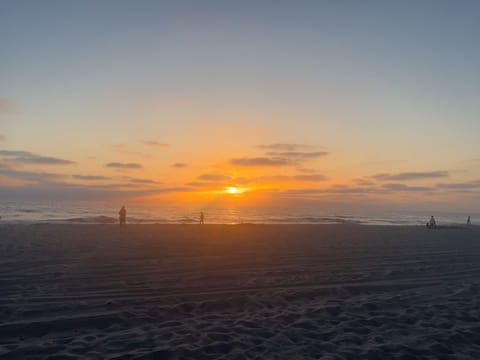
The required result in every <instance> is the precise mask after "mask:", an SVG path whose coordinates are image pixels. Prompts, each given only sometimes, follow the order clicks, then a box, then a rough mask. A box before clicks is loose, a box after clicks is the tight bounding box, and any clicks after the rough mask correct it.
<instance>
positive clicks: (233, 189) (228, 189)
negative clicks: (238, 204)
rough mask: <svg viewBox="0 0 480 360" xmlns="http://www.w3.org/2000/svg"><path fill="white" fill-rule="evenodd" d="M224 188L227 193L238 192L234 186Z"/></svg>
mask: <svg viewBox="0 0 480 360" xmlns="http://www.w3.org/2000/svg"><path fill="white" fill-rule="evenodd" d="M226 190H227V192H228V193H229V194H238V193H239V190H238V189H237V188H236V187H234V186H230V187H227V189H226Z"/></svg>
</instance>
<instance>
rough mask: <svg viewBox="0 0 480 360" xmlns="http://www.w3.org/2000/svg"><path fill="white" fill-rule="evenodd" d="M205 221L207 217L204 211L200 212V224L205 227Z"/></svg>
mask: <svg viewBox="0 0 480 360" xmlns="http://www.w3.org/2000/svg"><path fill="white" fill-rule="evenodd" d="M204 220H205V216H204V215H203V211H201V212H200V224H201V225H203V222H204Z"/></svg>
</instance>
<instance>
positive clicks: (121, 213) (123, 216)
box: [118, 205, 127, 226]
mask: <svg viewBox="0 0 480 360" xmlns="http://www.w3.org/2000/svg"><path fill="white" fill-rule="evenodd" d="M118 215H119V217H118V220H119V222H120V226H123V225H125V224H126V222H127V209H125V205H123V206H122V208H121V209H120V211H119V212H118Z"/></svg>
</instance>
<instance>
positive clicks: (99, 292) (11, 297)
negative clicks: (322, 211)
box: [0, 224, 480, 360]
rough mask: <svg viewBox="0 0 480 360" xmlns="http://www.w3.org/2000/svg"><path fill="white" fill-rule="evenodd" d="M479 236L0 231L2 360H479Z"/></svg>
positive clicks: (208, 228) (405, 231)
mask: <svg viewBox="0 0 480 360" xmlns="http://www.w3.org/2000/svg"><path fill="white" fill-rule="evenodd" d="M479 344H480V229H479V228H478V227H471V228H469V229H466V228H450V229H448V228H446V229H437V230H427V229H425V228H423V227H408V226H406V227H395V226H358V225H235V226H228V225H203V226H200V225H127V226H126V227H125V228H119V227H118V226H116V225H67V224H65V225H63V224H55V225H49V224H36V225H8V224H2V225H0V358H2V359H52V360H54V359H480V345H479Z"/></svg>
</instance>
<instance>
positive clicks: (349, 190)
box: [286, 185, 376, 195]
mask: <svg viewBox="0 0 480 360" xmlns="http://www.w3.org/2000/svg"><path fill="white" fill-rule="evenodd" d="M375 191H376V189H375V188H367V187H348V186H344V185H341V186H340V185H339V186H333V187H330V188H327V189H318V188H314V189H311V188H310V189H308V188H307V189H289V190H287V191H286V194H293V195H315V194H368V193H374V192H375Z"/></svg>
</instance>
